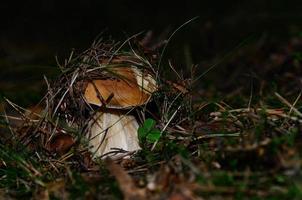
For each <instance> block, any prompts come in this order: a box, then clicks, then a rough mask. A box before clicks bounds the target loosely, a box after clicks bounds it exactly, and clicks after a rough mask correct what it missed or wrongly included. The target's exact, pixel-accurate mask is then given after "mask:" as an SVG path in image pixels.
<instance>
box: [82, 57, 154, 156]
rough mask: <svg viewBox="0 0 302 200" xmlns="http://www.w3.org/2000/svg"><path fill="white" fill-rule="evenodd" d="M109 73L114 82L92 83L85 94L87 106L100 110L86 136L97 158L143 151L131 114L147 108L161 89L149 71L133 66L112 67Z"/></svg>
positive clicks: (97, 80)
mask: <svg viewBox="0 0 302 200" xmlns="http://www.w3.org/2000/svg"><path fill="white" fill-rule="evenodd" d="M112 62H115V61H114V60H113V61H112ZM107 73H109V74H110V78H104V79H95V80H91V81H90V82H89V83H88V84H87V87H86V88H85V93H84V97H85V100H86V102H87V103H89V104H93V105H96V106H98V108H99V110H98V111H97V112H96V114H95V115H94V116H93V118H92V120H91V121H90V123H89V127H90V130H89V131H88V133H87V134H86V135H87V138H88V140H89V146H90V150H91V151H92V153H93V155H94V158H96V157H102V158H104V157H108V156H110V157H117V156H119V155H124V153H125V152H133V151H137V150H139V149H140V146H139V140H138V136H137V129H138V127H139V125H138V122H137V120H136V118H135V117H134V116H133V115H131V114H129V111H130V110H131V109H133V108H135V107H137V106H141V105H144V104H146V103H147V102H148V101H149V99H150V98H151V95H152V93H153V92H154V91H156V89H157V85H156V81H155V79H154V77H153V76H152V75H151V73H150V72H149V71H147V70H146V69H144V68H142V69H140V68H138V67H136V66H132V65H130V64H129V63H128V64H124V66H123V65H119V66H115V67H114V66H113V67H108V69H107Z"/></svg>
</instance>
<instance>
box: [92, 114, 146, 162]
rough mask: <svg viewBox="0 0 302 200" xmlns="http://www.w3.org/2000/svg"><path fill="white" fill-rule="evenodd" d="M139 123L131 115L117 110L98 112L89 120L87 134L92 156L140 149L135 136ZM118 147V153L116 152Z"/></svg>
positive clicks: (111, 155) (114, 154)
mask: <svg viewBox="0 0 302 200" xmlns="http://www.w3.org/2000/svg"><path fill="white" fill-rule="evenodd" d="M138 127H139V125H138V123H137V121H136V119H135V117H134V116H132V115H123V114H120V113H118V112H98V113H96V115H95V117H94V119H93V120H92V121H91V122H90V131H89V134H87V137H88V139H89V146H90V150H91V152H92V153H93V157H94V158H96V157H102V158H105V157H107V156H110V157H119V156H121V155H124V154H125V153H121V152H125V151H126V152H133V151H137V150H139V149H140V146H139V141H138V137H137V129H138ZM118 149H120V150H121V151H120V153H117V152H118V151H119V150H118Z"/></svg>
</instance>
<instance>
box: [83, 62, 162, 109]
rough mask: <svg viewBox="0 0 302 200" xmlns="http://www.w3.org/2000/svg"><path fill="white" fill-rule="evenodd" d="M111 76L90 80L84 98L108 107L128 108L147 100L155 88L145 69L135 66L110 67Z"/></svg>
mask: <svg viewBox="0 0 302 200" xmlns="http://www.w3.org/2000/svg"><path fill="white" fill-rule="evenodd" d="M110 72H111V73H112V75H113V78H107V79H98V80H92V81H91V82H89V83H88V85H87V87H86V89H85V93H84V97H85V100H86V101H87V102H88V103H90V104H94V105H97V106H102V105H103V102H106V107H108V108H119V109H121V108H129V107H135V106H140V105H143V104H145V103H147V102H148V100H149V99H150V97H151V95H152V93H153V92H154V91H155V90H156V87H157V86H156V81H155V80H154V78H153V77H152V76H151V74H150V73H148V72H147V71H145V70H144V71H142V70H140V69H138V68H137V67H134V66H131V67H121V66H120V67H112V68H110Z"/></svg>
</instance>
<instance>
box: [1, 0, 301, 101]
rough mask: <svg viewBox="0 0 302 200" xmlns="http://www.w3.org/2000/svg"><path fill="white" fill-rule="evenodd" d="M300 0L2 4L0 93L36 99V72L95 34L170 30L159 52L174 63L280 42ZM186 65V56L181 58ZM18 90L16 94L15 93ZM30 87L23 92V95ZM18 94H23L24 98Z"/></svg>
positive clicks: (291, 30)
mask: <svg viewBox="0 0 302 200" xmlns="http://www.w3.org/2000/svg"><path fill="white" fill-rule="evenodd" d="M300 2H301V1H280V0H255V1H250V0H249V1H247V0H237V1H234V0H233V1H218V0H216V1H215V0H212V1H202V0H193V1H136V0H124V1H117V0H112V1H101V0H99V1H97V0H79V1H62V0H54V1H17V0H11V1H5V2H1V5H0V6H1V12H0V24H1V28H0V70H1V74H0V92H1V94H2V95H4V96H8V97H10V98H13V99H15V100H18V101H19V100H20V101H21V99H23V100H24V99H26V100H25V104H29V102H32V101H34V100H37V99H38V97H37V96H39V95H37V96H36V93H38V94H41V93H42V92H41V90H42V89H41V88H43V87H42V85H44V81H43V78H42V76H43V74H46V75H47V76H48V77H52V76H54V75H55V74H56V68H55V65H56V62H55V56H58V58H59V60H63V59H64V58H66V57H67V56H68V54H69V52H70V51H71V49H73V48H74V49H76V50H77V51H79V52H80V51H81V50H83V49H86V48H88V47H89V45H90V44H91V43H92V41H93V40H94V39H95V37H96V36H97V35H98V34H99V33H101V32H103V31H105V32H104V34H103V35H104V36H112V37H113V38H115V39H117V40H124V39H126V38H127V37H129V36H131V35H133V34H135V33H138V32H140V31H148V30H152V31H153V32H154V36H155V37H159V36H160V35H161V33H163V32H168V33H172V32H173V30H175V29H176V28H177V27H179V26H180V25H181V24H183V23H184V22H186V21H188V20H189V19H191V18H193V17H195V16H199V18H198V19H197V20H195V21H193V22H192V23H190V24H189V25H187V26H186V27H184V28H183V29H181V30H180V31H179V32H178V33H177V34H176V35H175V37H174V38H173V39H172V41H171V43H170V44H169V48H168V51H167V54H166V56H167V57H169V58H171V59H174V60H175V61H178V62H179V63H180V64H179V65H178V67H180V68H182V67H183V66H184V63H185V62H187V61H188V56H187V54H188V52H189V54H190V62H191V63H196V64H201V63H203V62H204V61H211V59H213V58H214V57H216V56H219V55H224V54H225V53H227V52H229V51H231V50H232V49H233V48H234V47H235V46H236V45H238V44H239V43H240V42H242V41H244V40H246V39H247V38H250V37H252V38H254V41H259V40H260V39H261V38H269V39H271V40H275V41H276V40H283V39H284V38H288V37H289V36H290V35H291V34H297V33H298V32H299V31H300V25H301V24H302V12H301V8H302V3H300ZM188 62H189V61H188ZM20 88H22V91H20ZM28 91H30V93H29V92H28ZM24 96H25V98H24Z"/></svg>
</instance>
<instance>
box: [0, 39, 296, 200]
mask: <svg viewBox="0 0 302 200" xmlns="http://www.w3.org/2000/svg"><path fill="white" fill-rule="evenodd" d="M301 51H302V37H301V36H300V35H295V36H292V37H290V38H288V39H286V40H284V41H280V42H279V41H277V42H276V41H268V40H266V39H263V38H262V39H259V40H257V41H254V42H252V43H248V44H245V45H242V46H240V47H238V48H235V49H234V50H232V51H231V52H229V53H227V54H224V55H222V56H217V57H214V58H211V60H208V61H204V62H203V63H202V64H200V65H196V66H195V65H191V63H190V64H189V65H188V66H180V65H178V64H175V62H173V59H171V62H170V63H169V62H168V60H167V59H165V60H163V61H162V64H161V66H165V67H162V69H161V72H160V73H159V74H160V76H159V80H158V81H159V85H160V87H159V88H160V89H159V90H158V91H157V92H156V93H154V94H153V97H152V100H151V101H150V103H149V104H148V105H147V107H144V108H141V109H139V111H138V112H139V113H143V112H146V113H143V116H144V117H143V118H141V119H143V120H141V122H140V123H141V124H140V132H141V133H139V134H141V138H140V143H141V147H142V150H140V151H139V152H138V153H136V154H133V155H131V157H130V158H127V159H119V160H115V161H114V160H111V159H105V160H102V159H92V158H91V154H90V153H89V151H88V147H87V144H85V141H84V142H83V140H82V139H81V137H80V136H79V134H80V132H79V130H74V129H72V128H70V127H69V128H68V127H65V125H64V124H60V123H57V121H56V120H55V119H52V121H51V120H49V121H51V123H52V126H46V127H47V130H46V129H43V131H44V132H43V131H42V130H40V129H39V128H41V124H39V123H41V120H45V118H43V119H41V116H39V115H38V116H30V117H28V115H24V113H25V112H26V110H27V108H26V109H25V110H23V108H21V106H20V107H19V102H18V99H19V100H20V99H21V97H22V99H26V100H25V103H24V102H22V103H21V105H22V106H23V105H26V106H27V105H30V103H32V102H37V101H38V100H39V98H41V95H42V94H43V93H45V91H46V90H47V86H45V80H43V79H40V80H39V82H37V81H30V80H29V81H27V84H26V85H22V86H21V88H16V87H12V86H11V85H10V84H12V82H13V81H12V82H9V81H5V80H4V79H2V80H1V81H2V82H3V83H1V90H5V91H10V92H4V93H3V98H2V100H1V112H2V115H1V116H2V117H1V135H3V136H1V137H0V199H20V198H22V199H27V198H28V199H30V198H33V199H123V198H124V199H170V200H185V199H302V174H301V164H302V158H300V157H301V156H302V135H301V122H302V101H301V94H302V93H301V91H302V90H301V88H302V52H301ZM1 62H6V61H5V60H3V61H1ZM2 64H3V63H2ZM16 69H17V72H16V71H14V72H9V71H7V72H6V73H7V74H6V75H5V76H6V78H7V80H8V79H9V77H10V76H13V74H18V70H20V73H24V72H27V73H28V74H30V75H33V73H37V71H39V70H40V71H39V74H41V73H43V72H41V70H42V71H43V70H47V69H45V68H43V67H41V66H36V68H35V67H33V68H31V70H28V69H29V68H27V67H24V66H22V64H20V65H19V67H17V68H16ZM58 71H59V70H57V71H56V70H52V71H51V72H50V73H49V74H53V76H56V75H58V74H60V72H58ZM3 76H4V75H3ZM35 76H38V75H35ZM14 78H16V77H14ZM45 79H46V80H48V79H47V78H45ZM42 84H44V86H43V87H42V89H43V90H44V91H41V85H42ZM50 84H51V83H50ZM37 85H39V86H40V87H39V88H38V89H37V87H36V86H37ZM49 87H51V86H49ZM11 88H13V89H14V90H11ZM48 89H49V88H48ZM27 91H30V92H31V95H28V93H27ZM25 93H26V94H25ZM18 97H20V98H18ZM52 103H55V102H52ZM56 103H58V101H57V102H56ZM27 113H28V111H27ZM24 116H25V117H24ZM16 118H20V119H22V123H20V122H16ZM28 118H31V119H32V121H31V120H28ZM44 122H45V121H44ZM12 123H13V124H12ZM54 124H55V125H54ZM53 126H55V128H54V127H53ZM57 126H58V127H59V128H61V129H64V130H65V131H66V132H67V133H68V135H70V136H71V138H69V137H67V138H64V137H62V138H60V137H55V138H52V132H47V131H54V130H56V128H57ZM60 126H61V127H60ZM38 129H39V130H38ZM158 133H159V134H158ZM148 135H149V136H148ZM148 138H149V139H148ZM150 138H151V139H150ZM52 139H57V140H58V141H56V142H61V143H62V144H63V145H61V146H59V147H55V148H51V147H49V146H47V144H46V143H47V142H45V141H52ZM64 145H67V146H68V148H65V146H64Z"/></svg>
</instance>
